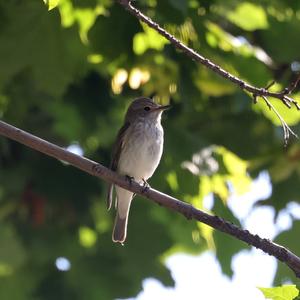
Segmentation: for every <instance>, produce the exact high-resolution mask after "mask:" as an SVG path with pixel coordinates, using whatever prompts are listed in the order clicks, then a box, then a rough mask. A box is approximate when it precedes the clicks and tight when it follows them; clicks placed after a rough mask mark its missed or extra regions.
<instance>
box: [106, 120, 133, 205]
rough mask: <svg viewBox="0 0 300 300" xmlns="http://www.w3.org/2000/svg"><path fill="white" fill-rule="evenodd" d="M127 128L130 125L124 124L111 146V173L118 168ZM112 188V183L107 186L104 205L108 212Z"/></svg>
mask: <svg viewBox="0 0 300 300" xmlns="http://www.w3.org/2000/svg"><path fill="white" fill-rule="evenodd" d="M129 126H130V123H129V122H126V123H125V124H124V125H123V126H122V127H121V129H120V130H119V132H118V135H117V138H116V141H115V144H114V146H113V153H112V159H111V163H110V169H111V170H112V171H116V170H117V168H118V163H119V158H120V155H121V151H122V148H123V146H124V140H125V139H124V137H125V135H126V133H127V130H128V128H129ZM113 188H114V186H113V184H112V183H111V184H109V186H108V193H107V199H106V204H107V209H108V210H109V209H110V208H111V205H112V200H113V199H112V198H113Z"/></svg>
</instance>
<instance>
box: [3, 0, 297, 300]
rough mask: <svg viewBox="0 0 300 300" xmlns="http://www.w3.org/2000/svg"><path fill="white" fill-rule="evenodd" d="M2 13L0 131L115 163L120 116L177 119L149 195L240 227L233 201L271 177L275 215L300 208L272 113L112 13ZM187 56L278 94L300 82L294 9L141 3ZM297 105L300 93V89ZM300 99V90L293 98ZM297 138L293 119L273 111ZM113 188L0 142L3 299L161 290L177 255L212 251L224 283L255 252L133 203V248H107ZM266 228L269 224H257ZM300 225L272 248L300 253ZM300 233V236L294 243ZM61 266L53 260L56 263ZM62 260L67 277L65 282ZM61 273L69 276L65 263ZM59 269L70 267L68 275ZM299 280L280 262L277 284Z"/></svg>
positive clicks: (97, 6)
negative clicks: (148, 285) (151, 108)
mask: <svg viewBox="0 0 300 300" xmlns="http://www.w3.org/2000/svg"><path fill="white" fill-rule="evenodd" d="M49 2H52V4H54V5H55V4H56V3H55V2H57V3H58V6H56V7H55V8H53V9H52V10H50V11H48V7H47V6H46V5H45V4H44V2H43V1H42V0H39V1H38V0H26V1H19V0H11V1H3V0H2V1H0V117H1V119H3V120H4V121H6V122H9V123H11V124H13V125H15V126H17V127H20V128H22V129H24V130H27V131H29V132H31V133H33V134H35V135H37V136H40V137H42V138H45V139H47V140H49V141H51V142H54V143H56V144H58V145H60V146H64V147H68V146H70V145H73V146H78V147H80V148H81V149H82V150H83V151H84V155H85V156H86V157H89V158H91V159H93V160H96V161H98V162H100V163H103V164H104V165H106V166H107V165H109V160H110V150H111V147H112V143H113V140H114V138H115V136H116V133H117V130H118V129H119V127H120V126H121V124H122V121H123V117H124V112H125V110H126V108H127V106H128V104H129V103H130V101H131V100H132V99H134V98H135V97H139V96H141V95H143V96H151V97H152V96H153V97H154V99H155V100H156V101H158V102H159V103H169V102H170V103H171V104H172V105H173V109H172V110H170V111H168V113H166V114H165V116H164V118H163V124H164V127H165V150H164V155H163V158H162V161H161V164H160V166H159V168H158V169H157V171H156V173H155V175H154V176H153V178H152V179H151V180H150V184H151V185H152V186H153V187H154V188H156V189H158V190H161V191H163V192H165V193H168V194H170V195H173V196H175V197H178V198H179V199H182V200H184V201H187V202H190V203H192V204H193V205H195V206H196V207H198V208H200V209H201V208H203V198H204V197H205V196H207V195H209V194H211V193H213V196H214V200H215V201H214V206H213V208H212V211H211V213H214V214H218V215H219V216H221V217H224V218H226V219H227V220H230V221H232V222H234V223H236V224H239V222H238V220H237V219H235V218H234V216H233V214H232V212H231V211H230V210H229V209H228V208H227V206H226V201H227V199H228V196H229V195H230V193H232V190H234V191H235V192H236V193H238V194H243V193H245V192H247V191H249V189H250V185H251V181H252V179H253V178H255V177H256V176H257V175H258V174H259V173H260V172H261V171H262V170H267V172H268V173H269V175H270V177H271V181H272V188H273V193H272V195H271V197H270V199H268V200H267V201H264V202H261V203H260V205H269V206H272V207H274V208H275V209H276V212H277V213H278V212H280V210H282V209H283V208H285V207H286V205H287V204H288V203H289V202H290V201H297V202H299V200H300V191H299V186H300V176H299V175H300V163H299V160H300V144H299V141H297V140H295V139H292V140H291V141H290V143H289V146H288V147H287V148H284V147H283V136H282V129H281V128H280V126H279V125H280V123H279V120H278V119H277V118H276V116H275V114H274V113H272V112H270V111H269V110H268V108H267V107H266V106H265V104H264V103H263V102H262V101H261V102H259V103H258V104H256V105H254V104H253V103H252V99H251V97H250V96H248V95H247V94H245V93H244V92H242V91H241V90H240V89H239V88H237V87H236V86H234V85H232V84H231V83H230V82H229V81H226V80H224V79H222V78H220V77H218V76H217V75H215V74H214V73H212V72H211V71H208V70H207V69H206V68H204V67H203V66H201V65H199V64H197V63H195V62H193V61H192V60H191V59H189V58H188V57H186V56H185V55H184V54H182V53H180V52H178V51H176V50H175V49H174V47H173V46H172V45H170V44H169V43H168V42H167V41H166V40H165V39H164V38H162V37H160V36H159V35H158V34H157V33H156V32H154V31H153V30H151V29H149V28H148V27H147V26H145V25H142V24H140V23H139V22H138V20H137V19H136V18H134V17H133V16H131V15H130V14H129V13H128V12H126V11H125V10H124V9H123V8H122V7H121V6H120V5H118V4H116V3H115V2H114V1H111V0H74V1H71V0H60V1H49ZM134 4H135V5H137V6H138V7H139V8H140V9H141V10H142V11H143V12H145V13H146V14H147V15H149V16H151V17H152V18H153V19H154V20H156V21H157V22H159V23H160V24H162V25H163V26H164V27H165V28H166V29H167V30H168V31H169V32H171V33H172V34H174V35H175V36H176V37H178V38H179V39H180V40H181V41H183V42H184V43H185V44H187V45H189V46H191V47H193V48H194V49H196V50H197V51H199V52H200V53H201V54H203V55H204V56H206V57H208V58H210V59H211V60H213V61H214V62H216V63H218V64H219V65H221V66H222V67H224V68H225V69H226V70H228V71H229V72H231V73H232V74H234V75H236V76H239V77H240V78H242V79H244V80H246V81H247V82H249V83H251V84H254V85H257V86H259V87H262V86H266V85H267V84H268V83H269V82H270V81H271V80H272V79H275V80H276V81H277V84H276V85H274V86H273V89H274V90H280V89H281V88H283V87H285V86H287V85H288V83H289V82H291V80H292V79H293V78H294V74H293V73H294V72H296V71H299V70H300V63H299V61H300V52H299V49H300V39H299V36H300V2H298V1H291V0H290V1H287V0H285V1H283V0H272V1H271V0H264V1H247V2H246V1H236V0H227V1H221V0H209V1H207V0H203V1H196V0H186V1H183V0H162V1H158V0H141V1H136V2H134ZM298 91H299V89H298ZM294 96H295V97H294V98H295V99H300V95H299V92H298V94H297V93H296V94H295V95H294ZM272 103H273V104H274V106H275V107H276V108H277V109H278V111H279V112H280V113H281V115H282V116H283V117H284V118H285V120H286V121H287V123H288V124H289V125H290V126H293V129H294V130H295V132H296V133H298V134H299V133H300V126H299V120H300V113H298V112H297V111H296V110H295V109H293V110H288V109H287V108H286V107H284V106H283V105H282V104H281V103H280V102H279V101H278V100H274V101H273V102H272ZM105 193H106V186H105V184H104V182H102V181H101V180H99V179H97V178H93V177H92V176H89V175H88V174H85V173H83V172H81V171H79V170H76V169H75V168H73V167H70V166H67V165H64V164H62V163H61V162H59V161H56V160H54V159H52V158H49V157H47V156H45V155H42V154H40V153H37V152H35V151H33V150H31V149H28V148H26V147H25V146H22V145H20V144H17V143H15V142H13V141H10V140H8V139H6V138H3V137H0V299H13V300H19V299H20V300H21V299H22V300H23V299H74V300H76V299H90V300H93V299H114V298H117V297H119V298H121V297H123V298H124V297H129V296H134V295H136V294H137V293H138V292H139V291H140V289H141V282H142V280H143V279H144V278H146V277H150V276H151V277H155V278H157V279H159V280H160V281H161V282H162V283H163V284H165V285H172V284H173V280H172V277H171V275H170V273H169V271H168V269H167V268H166V267H165V266H164V260H165V259H166V257H168V256H169V255H171V254H172V253H176V252H186V253H195V254H197V253H201V252H203V251H205V250H207V249H214V250H215V251H216V253H217V256H218V259H219V261H220V263H221V265H222V270H223V272H224V273H225V274H227V275H229V276H231V275H232V270H231V266H230V261H231V258H232V256H233V255H234V254H235V253H237V252H239V251H240V250H241V249H243V248H245V247H246V245H245V244H243V243H241V242H239V241H237V240H234V239H233V238H230V237H227V236H226V235H224V234H221V233H217V232H215V231H213V230H212V229H211V228H209V227H207V226H205V225H203V224H201V223H198V224H197V223H195V222H191V221H187V220H186V219H184V218H183V217H182V216H181V215H178V214H175V213H173V212H170V211H168V210H166V209H164V208H161V207H158V206H156V205H154V204H153V203H151V202H149V201H144V200H143V199H142V198H139V197H136V199H135V201H134V203H133V206H132V210H131V216H130V221H129V229H128V231H129V232H128V239H127V242H126V245H125V246H124V247H122V246H120V245H115V244H113V243H112V242H111V231H112V224H113V219H114V212H113V211H111V212H107V211H106V207H105V201H104V200H105ZM258 226H263V224H261V225H258ZM299 226H300V222H299V221H294V223H293V227H292V228H291V229H290V230H289V231H286V232H283V233H281V234H280V236H279V237H278V238H277V240H276V241H278V242H280V243H281V244H283V245H284V246H287V247H289V248H290V249H291V250H293V251H294V252H296V253H298V254H300V243H299V241H298V235H299ZM297 228H298V229H297ZM59 258H60V260H59ZM62 258H67V259H68V261H67V262H70V264H71V267H70V269H69V270H68V271H66V272H63V271H62V270H60V269H63V268H67V269H68V265H66V264H67V263H66V261H64V260H63V259H62ZM60 263H62V265H61V264H60ZM62 266H64V267H62ZM283 280H290V281H292V282H293V281H295V277H294V275H293V273H292V272H291V271H290V270H289V269H287V268H286V267H285V266H284V265H283V264H279V267H278V272H277V276H276V279H275V284H280V283H281V282H282V281H283Z"/></svg>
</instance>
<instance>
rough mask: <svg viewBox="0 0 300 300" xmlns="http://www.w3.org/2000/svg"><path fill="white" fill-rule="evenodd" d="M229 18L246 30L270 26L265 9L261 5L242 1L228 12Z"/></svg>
mask: <svg viewBox="0 0 300 300" xmlns="http://www.w3.org/2000/svg"><path fill="white" fill-rule="evenodd" d="M227 18H228V19H229V20H230V21H231V22H232V23H234V24H235V25H237V26H239V27H241V28H242V29H244V30H248V31H253V30H257V29H266V28H268V26H269V24H268V19H267V15H266V13H265V10H264V9H263V8H262V7H261V6H260V5H255V4H253V3H250V2H242V3H241V4H239V5H238V6H237V7H236V8H235V10H232V11H230V12H228V14H227Z"/></svg>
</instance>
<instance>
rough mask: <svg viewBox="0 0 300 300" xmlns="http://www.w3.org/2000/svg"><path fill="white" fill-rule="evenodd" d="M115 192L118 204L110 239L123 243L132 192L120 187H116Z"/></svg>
mask: <svg viewBox="0 0 300 300" xmlns="http://www.w3.org/2000/svg"><path fill="white" fill-rule="evenodd" d="M116 193H117V201H118V206H117V215H116V219H115V225H114V230H113V236H112V240H113V241H114V242H116V243H121V244H123V243H124V242H125V240H126V234H127V222H128V215H129V209H130V204H131V201H132V197H133V193H131V192H129V191H127V190H124V189H122V188H120V187H116Z"/></svg>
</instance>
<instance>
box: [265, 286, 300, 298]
mask: <svg viewBox="0 0 300 300" xmlns="http://www.w3.org/2000/svg"><path fill="white" fill-rule="evenodd" d="M259 289H260V290H261V291H262V292H263V294H264V296H265V297H266V299H271V300H293V299H295V297H297V296H298V294H299V291H298V289H297V288H296V286H295V285H283V286H280V287H274V288H259Z"/></svg>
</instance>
